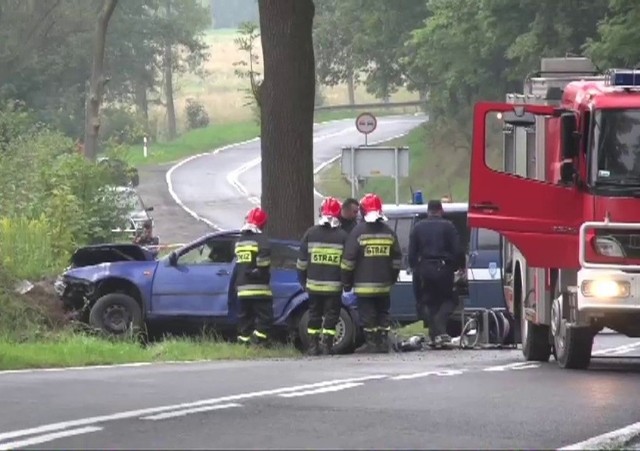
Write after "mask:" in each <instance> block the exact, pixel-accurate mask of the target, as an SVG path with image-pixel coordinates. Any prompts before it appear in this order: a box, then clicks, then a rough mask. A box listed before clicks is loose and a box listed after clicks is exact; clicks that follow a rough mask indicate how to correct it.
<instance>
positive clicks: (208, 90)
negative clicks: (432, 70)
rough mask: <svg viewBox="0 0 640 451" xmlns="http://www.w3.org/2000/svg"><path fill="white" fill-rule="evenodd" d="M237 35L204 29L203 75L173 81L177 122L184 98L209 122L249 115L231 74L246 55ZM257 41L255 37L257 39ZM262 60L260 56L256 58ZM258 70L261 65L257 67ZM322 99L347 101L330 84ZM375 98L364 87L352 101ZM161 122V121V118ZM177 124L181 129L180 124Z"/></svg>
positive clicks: (402, 97)
mask: <svg viewBox="0 0 640 451" xmlns="http://www.w3.org/2000/svg"><path fill="white" fill-rule="evenodd" d="M237 36H238V34H237V32H236V30H215V31H211V32H209V33H207V35H206V42H207V43H208V44H209V46H210V48H209V53H210V58H209V61H207V62H206V63H205V64H204V67H205V69H206V72H207V75H206V76H205V77H204V78H200V77H198V76H195V75H185V76H183V77H181V78H179V79H177V80H176V81H175V88H176V95H175V97H176V99H175V100H176V113H177V116H178V120H179V124H180V125H182V123H183V121H184V105H185V101H186V99H187V98H193V99H196V100H197V101H199V102H201V103H202V104H203V105H204V106H205V108H206V110H207V112H208V113H209V118H210V119H211V122H212V123H220V122H237V121H245V120H249V119H251V118H252V113H251V109H250V108H249V107H248V106H245V104H246V103H247V99H246V98H245V93H244V92H243V91H241V90H242V89H243V88H246V87H247V81H246V80H240V79H239V78H238V77H236V75H235V74H234V70H235V67H234V66H233V63H234V62H236V61H240V60H243V59H246V56H247V55H246V53H245V52H241V51H239V50H238V49H237V47H236V45H235V44H234V42H233V40H234V38H236V37H237ZM258 45H259V40H258ZM260 62H262V57H261V58H260ZM257 70H258V71H259V72H261V67H260V68H258V69H257ZM320 89H321V92H322V95H323V97H324V99H325V105H339V104H346V103H348V94H347V88H346V86H336V87H334V88H327V87H324V86H323V87H320ZM417 98H418V96H417V94H413V93H409V92H407V91H406V90H404V89H403V90H400V91H399V92H397V93H396V94H394V95H393V96H392V97H391V101H392V102H393V101H396V102H402V101H410V100H417ZM366 102H377V100H376V99H375V98H374V97H373V96H372V95H371V94H368V93H367V92H366V90H365V88H364V87H362V86H360V87H358V88H357V89H356V103H366ZM156 114H160V117H159V119H160V120H161V121H162V120H163V119H165V117H164V116H165V112H164V111H162V110H157V113H156ZM161 123H162V122H161ZM180 125H179V127H180V128H181V129H183V128H182V127H181V126H180Z"/></svg>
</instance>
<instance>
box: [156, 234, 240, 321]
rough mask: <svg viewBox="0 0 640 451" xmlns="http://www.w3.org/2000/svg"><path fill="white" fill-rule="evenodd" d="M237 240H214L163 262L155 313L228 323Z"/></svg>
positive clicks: (160, 269) (159, 276)
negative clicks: (203, 318)
mask: <svg viewBox="0 0 640 451" xmlns="http://www.w3.org/2000/svg"><path fill="white" fill-rule="evenodd" d="M234 244H235V238H234V237H229V236H225V237H213V238H210V239H208V240H206V241H203V242H201V243H198V244H197V245H194V246H193V247H191V248H189V249H185V251H184V252H181V253H180V254H179V255H178V259H177V262H176V264H175V265H171V264H170V263H169V259H163V260H162V261H160V263H159V264H158V269H157V271H156V275H155V278H154V281H153V291H152V297H151V310H152V312H153V313H154V314H156V315H161V316H202V317H216V318H219V319H221V320H226V317H227V315H228V313H229V287H230V283H231V275H232V269H233V258H234V255H233V249H234Z"/></svg>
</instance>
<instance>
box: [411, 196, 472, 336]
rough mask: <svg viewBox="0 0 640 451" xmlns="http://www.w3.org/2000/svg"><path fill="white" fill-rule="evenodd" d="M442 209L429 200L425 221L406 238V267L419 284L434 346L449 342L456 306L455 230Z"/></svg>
mask: <svg viewBox="0 0 640 451" xmlns="http://www.w3.org/2000/svg"><path fill="white" fill-rule="evenodd" d="M442 210H443V209H442V202H441V201H439V200H431V201H429V204H428V206H427V212H428V216H427V219H425V220H422V221H419V222H418V223H417V224H416V225H415V226H414V228H413V230H411V233H410V235H409V266H410V267H411V269H412V270H413V272H414V273H418V274H419V275H420V279H421V281H422V290H421V291H422V298H421V299H420V301H422V304H423V306H424V309H426V313H427V314H428V320H427V322H428V324H429V337H430V338H431V342H432V344H434V345H435V346H441V345H442V344H444V343H447V342H449V341H451V337H449V336H448V335H447V333H446V332H447V321H448V320H449V316H451V313H453V311H454V310H455V307H456V299H455V296H454V292H453V282H454V274H455V271H456V270H457V269H458V268H459V266H460V254H461V250H460V247H461V245H460V237H459V236H458V231H457V230H456V227H455V226H454V225H453V223H452V222H451V221H448V220H446V219H444V218H443V217H442V213H443V211H442ZM416 301H418V300H416ZM419 310H421V308H419ZM423 320H424V316H423Z"/></svg>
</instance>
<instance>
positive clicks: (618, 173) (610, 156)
mask: <svg viewBox="0 0 640 451" xmlns="http://www.w3.org/2000/svg"><path fill="white" fill-rule="evenodd" d="M592 132H593V137H592V138H593V139H592V140H591V143H592V144H591V145H592V152H591V161H593V162H594V164H593V165H592V168H593V172H592V174H591V180H593V181H594V182H595V185H596V186H598V185H600V186H614V185H615V186H620V187H634V188H635V189H636V190H637V189H638V187H640V109H601V110H596V111H595V115H594V126H593V128H592Z"/></svg>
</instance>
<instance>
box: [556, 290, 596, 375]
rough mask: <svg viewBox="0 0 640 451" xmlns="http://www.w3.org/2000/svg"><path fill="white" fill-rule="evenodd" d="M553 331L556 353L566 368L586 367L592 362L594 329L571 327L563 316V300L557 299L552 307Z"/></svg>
mask: <svg viewBox="0 0 640 451" xmlns="http://www.w3.org/2000/svg"><path fill="white" fill-rule="evenodd" d="M551 331H552V333H553V344H554V346H553V347H554V355H555V358H556V361H557V362H558V365H559V366H560V367H561V368H566V369H586V368H588V367H589V363H591V351H592V348H593V337H594V334H593V330H592V329H591V328H589V327H571V326H568V325H567V321H566V320H565V319H564V318H563V316H562V302H561V300H560V299H556V300H555V301H554V302H553V307H552V309H551Z"/></svg>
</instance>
